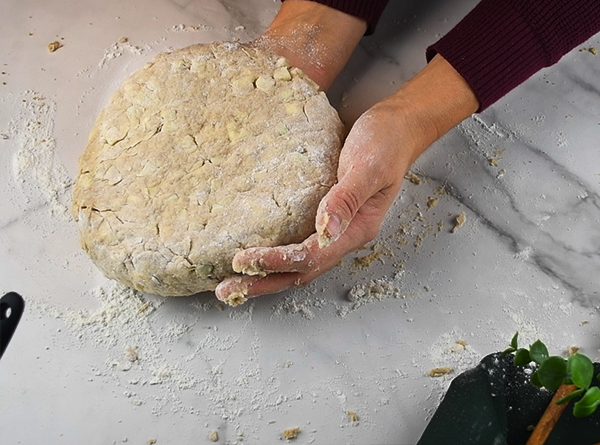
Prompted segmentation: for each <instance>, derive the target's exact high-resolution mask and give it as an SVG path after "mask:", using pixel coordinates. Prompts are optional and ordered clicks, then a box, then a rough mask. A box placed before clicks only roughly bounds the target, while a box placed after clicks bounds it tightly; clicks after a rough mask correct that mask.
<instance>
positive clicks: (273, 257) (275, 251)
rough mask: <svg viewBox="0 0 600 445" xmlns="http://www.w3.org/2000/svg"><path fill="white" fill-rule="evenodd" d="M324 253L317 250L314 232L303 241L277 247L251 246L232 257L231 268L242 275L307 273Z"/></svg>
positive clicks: (313, 268) (317, 263)
mask: <svg viewBox="0 0 600 445" xmlns="http://www.w3.org/2000/svg"><path fill="white" fill-rule="evenodd" d="M325 255H326V253H324V252H321V251H319V246H318V242H317V236H316V234H313V235H311V236H310V237H308V238H307V239H306V240H305V241H304V242H303V243H300V244H289V245H287V246H277V247H252V248H249V249H246V250H242V251H241V252H238V253H237V254H236V255H235V257H234V258H233V263H232V265H233V270H234V271H236V272H238V273H243V274H244V275H260V276H265V275H267V274H270V273H275V272H277V273H282V272H300V273H309V272H312V271H314V270H315V267H317V268H318V266H319V262H320V260H321V259H322V258H323V257H324V256H325Z"/></svg>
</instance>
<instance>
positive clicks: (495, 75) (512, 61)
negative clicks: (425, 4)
mask: <svg viewBox="0 0 600 445" xmlns="http://www.w3.org/2000/svg"><path fill="white" fill-rule="evenodd" d="M599 31H600V1H599V0H483V1H482V2H481V3H479V4H478V5H477V6H476V7H475V8H474V9H473V10H472V11H471V12H470V13H469V14H468V15H467V16H466V17H465V18H464V19H463V20H462V21H460V22H459V23H458V25H456V26H455V27H454V28H453V29H452V30H451V31H450V32H449V33H448V34H446V35H445V36H444V37H442V38H441V39H440V40H439V41H438V42H437V43H435V44H433V45H432V46H430V47H429V48H428V49H427V60H428V61H429V60H431V59H432V58H433V56H434V55H435V54H437V53H439V54H441V55H442V56H443V57H444V58H445V59H446V60H448V62H449V63H450V64H451V65H452V66H453V67H454V68H455V69H456V70H457V71H458V72H459V73H460V74H461V75H462V76H463V77H464V78H465V80H466V81H467V83H469V85H470V86H471V88H473V90H474V92H475V94H476V95H477V98H478V99H479V103H480V107H479V111H482V110H484V109H485V108H487V107H489V106H490V105H491V104H493V103H494V102H496V101H497V100H498V99H500V98H501V97H502V96H504V95H505V94H507V93H508V92H509V91H511V90H512V89H514V88H515V87H517V86H518V85H520V84H521V83H523V82H524V81H525V80H527V79H528V78H529V77H531V76H532V75H533V74H535V73H536V72H537V71H539V70H541V69H542V68H544V67H547V66H550V65H553V64H554V63H556V62H558V60H559V59H560V58H561V57H562V56H563V55H564V54H566V53H567V52H569V51H570V50H571V49H573V48H574V47H576V46H577V45H579V44H581V43H582V42H584V41H585V40H587V39H588V38H590V37H592V36H593V35H594V34H596V33H597V32H599Z"/></svg>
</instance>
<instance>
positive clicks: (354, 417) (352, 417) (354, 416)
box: [346, 411, 358, 426]
mask: <svg viewBox="0 0 600 445" xmlns="http://www.w3.org/2000/svg"><path fill="white" fill-rule="evenodd" d="M346 414H348V417H349V418H350V421H351V422H352V425H354V426H358V414H356V413H355V412H354V411H346Z"/></svg>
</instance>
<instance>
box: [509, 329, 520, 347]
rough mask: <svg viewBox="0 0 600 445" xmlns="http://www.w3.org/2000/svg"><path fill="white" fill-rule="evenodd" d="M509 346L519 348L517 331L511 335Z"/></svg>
mask: <svg viewBox="0 0 600 445" xmlns="http://www.w3.org/2000/svg"><path fill="white" fill-rule="evenodd" d="M510 346H511V347H512V348H513V349H514V350H515V351H516V350H517V349H519V332H518V331H517V332H515V335H513V338H512V340H511V341H510Z"/></svg>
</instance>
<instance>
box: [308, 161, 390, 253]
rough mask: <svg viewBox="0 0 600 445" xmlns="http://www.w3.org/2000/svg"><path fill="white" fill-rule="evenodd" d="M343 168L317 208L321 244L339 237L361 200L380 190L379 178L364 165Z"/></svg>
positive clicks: (317, 223)
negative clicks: (363, 166)
mask: <svg viewBox="0 0 600 445" xmlns="http://www.w3.org/2000/svg"><path fill="white" fill-rule="evenodd" d="M344 170H345V173H344V174H343V175H342V176H341V177H340V178H339V179H338V183H337V184H336V185H334V186H333V187H332V188H331V190H329V192H328V193H327V195H325V197H324V198H323V199H322V200H321V202H320V203H319V207H318V209H317V217H316V223H315V225H316V230H317V235H318V240H319V247H320V248H324V247H327V246H329V245H330V244H331V243H333V242H334V241H336V240H337V239H339V237H340V236H342V234H343V233H344V231H345V230H346V229H347V228H348V226H349V225H350V222H351V221H352V219H353V218H354V216H355V215H356V213H357V212H358V211H359V209H360V208H361V207H362V206H363V204H364V203H365V202H366V201H367V200H368V199H369V198H370V197H371V196H373V195H374V194H375V193H377V191H378V190H379V189H378V182H379V181H378V180H377V179H374V178H373V175H371V174H369V172H367V171H365V170H364V168H361V167H360V166H358V165H351V166H349V168H346V169H344Z"/></svg>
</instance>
